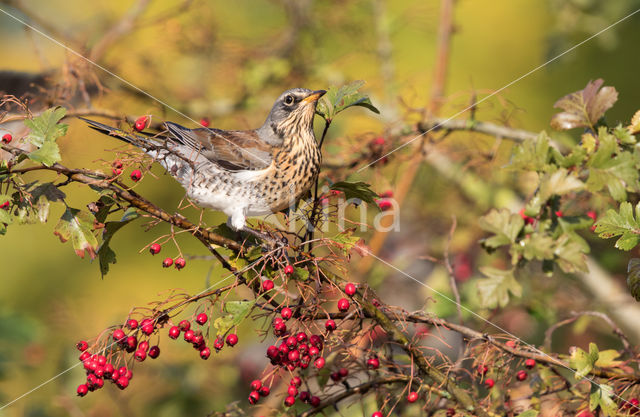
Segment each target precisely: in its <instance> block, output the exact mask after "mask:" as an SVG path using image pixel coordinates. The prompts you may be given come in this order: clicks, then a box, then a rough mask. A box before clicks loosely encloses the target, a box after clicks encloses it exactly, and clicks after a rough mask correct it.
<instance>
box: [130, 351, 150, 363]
mask: <svg viewBox="0 0 640 417" xmlns="http://www.w3.org/2000/svg"><path fill="white" fill-rule="evenodd" d="M133 357H134V358H135V360H137V361H138V362H142V361H144V360H145V359H147V352H145V351H144V350H142V349H138V350H136V353H135V354H134V355H133Z"/></svg>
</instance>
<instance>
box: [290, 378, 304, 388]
mask: <svg viewBox="0 0 640 417" xmlns="http://www.w3.org/2000/svg"><path fill="white" fill-rule="evenodd" d="M289 385H293V386H295V387H300V386H302V378H300V377H299V376H294V377H293V378H291V381H289Z"/></svg>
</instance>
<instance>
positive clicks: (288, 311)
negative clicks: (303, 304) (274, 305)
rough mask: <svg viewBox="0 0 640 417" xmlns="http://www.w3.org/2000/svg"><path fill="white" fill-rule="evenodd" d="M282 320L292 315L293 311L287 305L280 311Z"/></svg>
mask: <svg viewBox="0 0 640 417" xmlns="http://www.w3.org/2000/svg"><path fill="white" fill-rule="evenodd" d="M280 316H282V319H283V320H289V319H290V318H291V317H292V316H293V311H292V310H291V309H290V308H289V307H284V308H283V309H282V311H281V312H280Z"/></svg>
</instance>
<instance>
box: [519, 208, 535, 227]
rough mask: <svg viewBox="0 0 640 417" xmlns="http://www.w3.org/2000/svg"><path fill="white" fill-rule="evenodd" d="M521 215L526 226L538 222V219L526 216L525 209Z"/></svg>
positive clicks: (521, 211)
mask: <svg viewBox="0 0 640 417" xmlns="http://www.w3.org/2000/svg"><path fill="white" fill-rule="evenodd" d="M519 214H520V217H522V219H523V220H524V224H533V223H535V221H536V219H534V218H533V217H529V216H527V215H526V214H524V209H522V210H520V212H519Z"/></svg>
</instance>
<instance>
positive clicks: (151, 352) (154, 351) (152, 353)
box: [149, 346, 160, 359]
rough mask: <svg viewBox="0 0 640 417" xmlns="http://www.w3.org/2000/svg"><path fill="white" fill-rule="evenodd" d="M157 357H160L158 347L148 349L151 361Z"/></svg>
mask: <svg viewBox="0 0 640 417" xmlns="http://www.w3.org/2000/svg"><path fill="white" fill-rule="evenodd" d="M158 356H160V347H158V346H151V348H149V357H150V358H151V359H155V358H157V357H158Z"/></svg>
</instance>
